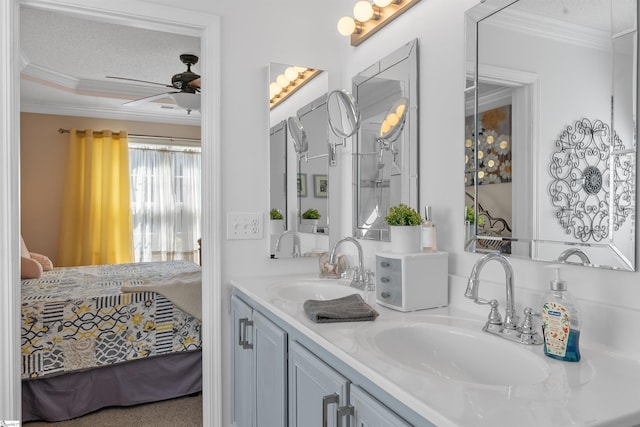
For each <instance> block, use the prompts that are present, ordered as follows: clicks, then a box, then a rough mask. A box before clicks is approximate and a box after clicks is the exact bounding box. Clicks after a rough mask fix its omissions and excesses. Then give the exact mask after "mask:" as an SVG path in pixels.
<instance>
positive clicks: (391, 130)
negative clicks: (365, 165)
mask: <svg viewBox="0 0 640 427" xmlns="http://www.w3.org/2000/svg"><path fill="white" fill-rule="evenodd" d="M408 102H409V101H408V100H407V98H400V99H398V100H397V101H396V102H394V103H393V104H392V105H391V107H390V108H389V111H388V112H387V114H386V115H385V117H384V119H383V120H382V123H381V124H380V134H379V136H378V139H377V141H378V146H379V151H378V162H379V165H378V167H379V168H382V167H384V163H383V160H382V154H383V152H384V151H389V152H391V154H392V156H393V160H392V162H393V164H392V169H395V170H396V171H397V172H398V173H402V171H401V170H400V167H399V166H398V164H397V163H396V156H397V155H398V148H397V147H396V146H395V145H394V142H396V140H397V139H398V137H399V136H400V134H401V133H402V128H403V127H404V122H405V118H406V117H407V103H408Z"/></svg>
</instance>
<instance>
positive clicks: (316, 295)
mask: <svg viewBox="0 0 640 427" xmlns="http://www.w3.org/2000/svg"><path fill="white" fill-rule="evenodd" d="M269 294H270V295H271V302H293V303H303V302H305V301H306V300H309V299H314V300H330V299H335V298H342V297H346V296H347V295H353V294H362V293H361V292H360V291H359V290H357V289H355V288H352V287H350V286H349V282H348V281H346V280H332V279H317V280H308V279H307V280H299V281H291V282H282V283H275V284H273V285H271V287H270V288H269Z"/></svg>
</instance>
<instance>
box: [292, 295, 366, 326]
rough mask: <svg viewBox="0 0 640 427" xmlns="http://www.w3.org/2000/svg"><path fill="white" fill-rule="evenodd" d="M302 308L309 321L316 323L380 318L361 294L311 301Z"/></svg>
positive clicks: (306, 302)
mask: <svg viewBox="0 0 640 427" xmlns="http://www.w3.org/2000/svg"><path fill="white" fill-rule="evenodd" d="M302 306H303V308H304V312H305V313H307V316H309V319H311V320H313V321H314V322H316V323H333V322H362V321H367V320H375V318H376V317H378V312H377V311H375V310H374V309H373V308H372V307H371V306H370V305H369V304H367V303H366V302H365V301H364V300H363V299H362V297H361V296H360V295H359V294H353V295H348V296H346V297H342V298H336V299H331V300H325V301H319V300H313V299H310V300H307V301H305V302H304V304H303V305H302Z"/></svg>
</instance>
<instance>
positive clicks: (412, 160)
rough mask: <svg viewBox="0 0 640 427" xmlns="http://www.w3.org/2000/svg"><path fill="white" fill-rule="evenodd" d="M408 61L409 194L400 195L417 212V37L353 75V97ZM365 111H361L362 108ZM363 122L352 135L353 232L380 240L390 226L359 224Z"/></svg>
mask: <svg viewBox="0 0 640 427" xmlns="http://www.w3.org/2000/svg"><path fill="white" fill-rule="evenodd" d="M403 61H406V64H407V66H408V69H409V73H408V77H407V80H408V85H407V86H408V87H407V88H406V90H407V92H408V93H406V94H403V97H404V98H407V99H408V100H409V104H408V106H407V112H406V117H405V123H404V128H403V130H402V132H403V133H406V135H407V141H408V144H407V145H408V147H405V149H404V150H402V165H403V167H402V169H403V175H404V172H407V173H406V176H403V177H402V181H403V184H402V186H403V188H406V194H405V195H404V196H403V197H402V198H401V202H402V203H405V204H407V205H409V206H411V207H413V208H414V209H416V210H417V211H418V212H419V211H420V209H419V204H418V194H419V193H418V184H419V180H418V178H419V176H418V175H419V173H418V171H419V158H418V145H419V144H418V142H419V139H418V120H419V114H418V105H419V99H418V98H419V91H418V39H413V40H411V41H410V42H408V43H406V44H405V45H404V46H402V47H400V48H399V49H396V50H395V51H393V52H391V53H390V54H389V55H387V56H385V57H384V58H382V59H380V60H379V61H377V62H375V63H374V64H373V65H371V66H369V67H367V68H366V69H364V70H363V71H361V72H359V73H358V74H356V75H355V76H353V78H352V85H353V89H352V93H353V97H354V98H355V100H356V103H357V101H358V95H359V94H360V93H361V92H362V90H361V88H360V86H362V84H364V83H366V82H368V81H369V80H371V79H373V78H375V77H377V76H379V75H380V74H381V73H383V72H385V71H386V70H388V69H390V68H392V67H394V66H396V65H398V64H399V63H401V62H403ZM360 114H362V111H360ZM361 133H362V126H360V129H359V130H358V132H356V133H355V134H354V139H353V182H352V185H353V214H352V221H353V236H354V237H356V238H360V239H368V240H377V241H385V242H388V241H390V236H389V229H388V228H386V229H375V230H373V229H366V228H362V227H360V225H359V224H358V206H359V200H360V186H359V185H358V183H359V179H360V162H359V157H360V154H359V150H360V141H361Z"/></svg>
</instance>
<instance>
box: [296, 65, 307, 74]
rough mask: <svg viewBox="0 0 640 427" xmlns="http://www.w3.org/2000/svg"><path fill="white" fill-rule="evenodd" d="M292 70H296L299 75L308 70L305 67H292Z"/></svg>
mask: <svg viewBox="0 0 640 427" xmlns="http://www.w3.org/2000/svg"><path fill="white" fill-rule="evenodd" d="M293 68H295V69H296V71H297V72H298V73H299V74H302V73H304V72H305V71H307V70H308V68H307V67H297V66H296V67H293Z"/></svg>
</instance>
